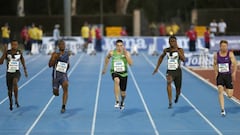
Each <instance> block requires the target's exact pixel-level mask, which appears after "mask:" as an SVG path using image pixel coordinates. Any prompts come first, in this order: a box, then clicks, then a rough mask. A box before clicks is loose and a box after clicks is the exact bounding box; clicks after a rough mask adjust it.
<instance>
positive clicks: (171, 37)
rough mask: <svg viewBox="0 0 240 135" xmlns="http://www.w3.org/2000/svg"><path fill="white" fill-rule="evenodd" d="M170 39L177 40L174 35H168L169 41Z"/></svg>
mask: <svg viewBox="0 0 240 135" xmlns="http://www.w3.org/2000/svg"><path fill="white" fill-rule="evenodd" d="M170 39H175V40H177V38H176V37H175V36H170V37H169V41H170Z"/></svg>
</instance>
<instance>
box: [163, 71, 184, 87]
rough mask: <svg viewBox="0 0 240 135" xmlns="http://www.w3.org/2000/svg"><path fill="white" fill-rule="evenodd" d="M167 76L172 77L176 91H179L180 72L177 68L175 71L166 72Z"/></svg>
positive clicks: (180, 85)
mask: <svg viewBox="0 0 240 135" xmlns="http://www.w3.org/2000/svg"><path fill="white" fill-rule="evenodd" d="M166 74H167V75H170V76H171V77H172V80H173V82H174V85H175V87H176V89H181V87H182V70H181V68H178V69H177V70H167V73H166Z"/></svg>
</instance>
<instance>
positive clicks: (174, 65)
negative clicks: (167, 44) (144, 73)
mask: <svg viewBox="0 0 240 135" xmlns="http://www.w3.org/2000/svg"><path fill="white" fill-rule="evenodd" d="M178 49H179V48H178ZM166 50H167V58H168V61H167V69H168V70H177V69H178V68H180V58H179V54H178V52H177V51H170V48H167V49H166Z"/></svg>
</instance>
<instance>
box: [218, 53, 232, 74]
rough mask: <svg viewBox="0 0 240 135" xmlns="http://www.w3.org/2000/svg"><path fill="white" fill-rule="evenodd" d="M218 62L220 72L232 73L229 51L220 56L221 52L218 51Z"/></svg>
mask: <svg viewBox="0 0 240 135" xmlns="http://www.w3.org/2000/svg"><path fill="white" fill-rule="evenodd" d="M217 64H218V72H219V73H223V74H231V64H232V62H231V59H230V57H229V51H228V52H227V55H226V56H220V53H219V52H217Z"/></svg>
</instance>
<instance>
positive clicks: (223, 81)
mask: <svg viewBox="0 0 240 135" xmlns="http://www.w3.org/2000/svg"><path fill="white" fill-rule="evenodd" d="M217 85H222V86H225V87H226V89H233V82H232V75H231V74H220V73H219V74H218V76H217Z"/></svg>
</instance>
